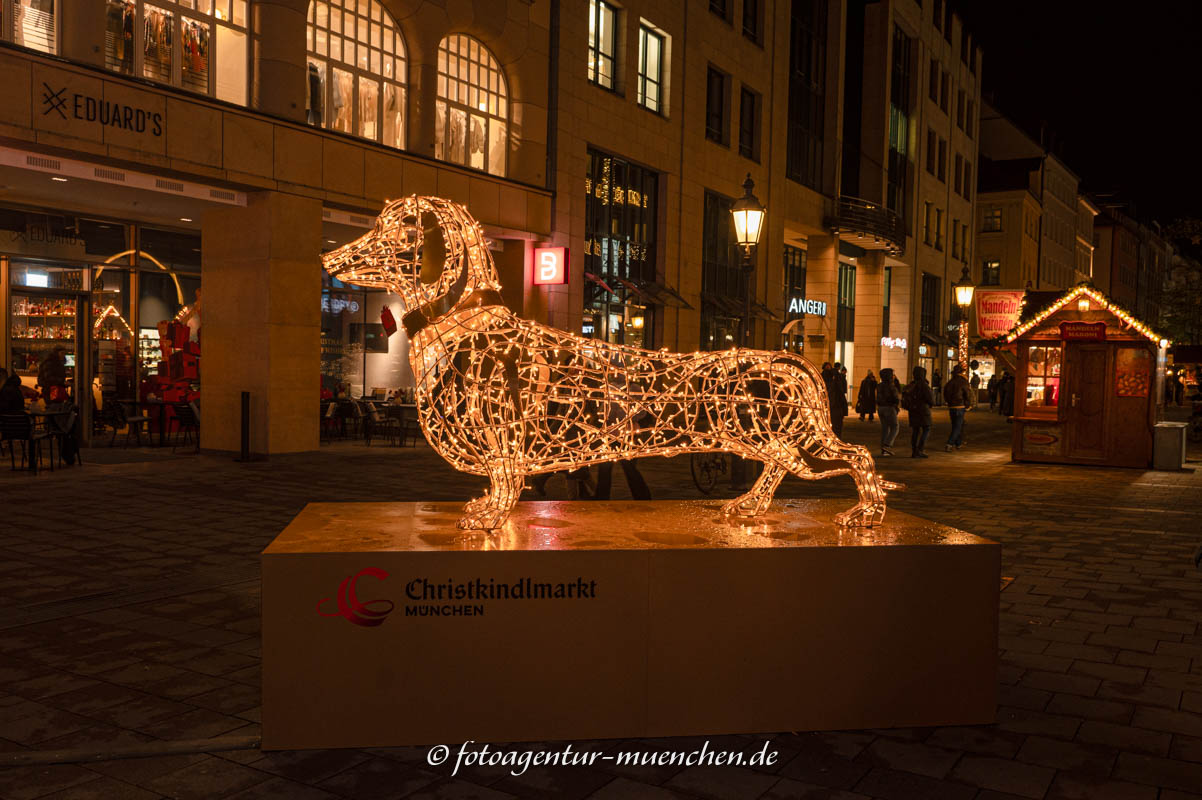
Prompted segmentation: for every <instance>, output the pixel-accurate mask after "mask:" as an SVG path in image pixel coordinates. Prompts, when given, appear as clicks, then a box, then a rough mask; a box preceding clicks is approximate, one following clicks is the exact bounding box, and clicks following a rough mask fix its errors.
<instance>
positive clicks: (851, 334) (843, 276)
mask: <svg viewBox="0 0 1202 800" xmlns="http://www.w3.org/2000/svg"><path fill="white" fill-rule="evenodd" d="M838 300H839V311H838V316H837V317H836V319H835V339H836V340H837V341H840V342H854V341H855V340H856V268H855V265H854V264H844V263H842V262H840V264H839V295H838Z"/></svg>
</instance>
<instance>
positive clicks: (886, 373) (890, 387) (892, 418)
mask: <svg viewBox="0 0 1202 800" xmlns="http://www.w3.org/2000/svg"><path fill="white" fill-rule="evenodd" d="M876 408H877V413H879V414H880V415H881V455H882V456H891V455H893V441H894V440H895V439H896V438H897V412H898V409H900V408H901V387H900V386H899V385H898V383H897V378H895V377H894V376H893V370H892V369H890V368H889V367H885V368H884V369H883V370H881V382H880V383H878V384H877V387H876Z"/></svg>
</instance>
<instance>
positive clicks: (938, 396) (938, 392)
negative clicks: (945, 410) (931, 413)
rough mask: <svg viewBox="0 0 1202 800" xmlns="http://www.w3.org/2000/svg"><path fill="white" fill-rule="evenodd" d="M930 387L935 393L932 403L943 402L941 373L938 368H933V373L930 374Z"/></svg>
mask: <svg viewBox="0 0 1202 800" xmlns="http://www.w3.org/2000/svg"><path fill="white" fill-rule="evenodd" d="M931 389H932V390H933V392H934V395H935V402H934V403H933V404H932V405H936V406H937V405H939V404H940V403H942V402H943V375H942V373H940V372H939V370H935V374H934V375H932V376H931Z"/></svg>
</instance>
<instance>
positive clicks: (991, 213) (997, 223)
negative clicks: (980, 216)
mask: <svg viewBox="0 0 1202 800" xmlns="http://www.w3.org/2000/svg"><path fill="white" fill-rule="evenodd" d="M1001 229H1002V210H1001V209H1000V208H997V207H996V206H991V207H989V208H987V209H985V224H984V225H982V226H981V230H983V231H985V232H986V233H994V232H996V231H1000V230H1001Z"/></svg>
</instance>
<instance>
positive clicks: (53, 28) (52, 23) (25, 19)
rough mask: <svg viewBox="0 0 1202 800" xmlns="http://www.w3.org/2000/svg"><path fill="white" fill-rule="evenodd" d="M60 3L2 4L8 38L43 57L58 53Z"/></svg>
mask: <svg viewBox="0 0 1202 800" xmlns="http://www.w3.org/2000/svg"><path fill="white" fill-rule="evenodd" d="M57 5H58V4H57V2H56V0H0V22H2V23H3V26H4V38H5V39H7V40H8V41H11V42H12V43H13V44H15V45H19V46H20V47H28V48H29V49H30V50H38V51H40V52H43V53H50V54H52V55H53V54H55V53H57V52H58V15H57V14H56V13H55V11H56V6H57Z"/></svg>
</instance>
